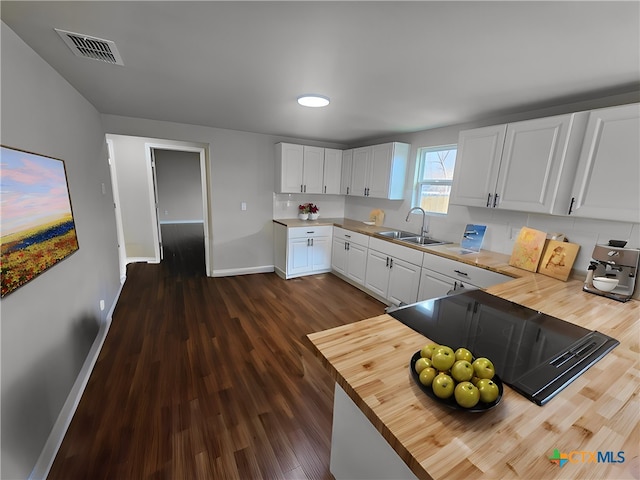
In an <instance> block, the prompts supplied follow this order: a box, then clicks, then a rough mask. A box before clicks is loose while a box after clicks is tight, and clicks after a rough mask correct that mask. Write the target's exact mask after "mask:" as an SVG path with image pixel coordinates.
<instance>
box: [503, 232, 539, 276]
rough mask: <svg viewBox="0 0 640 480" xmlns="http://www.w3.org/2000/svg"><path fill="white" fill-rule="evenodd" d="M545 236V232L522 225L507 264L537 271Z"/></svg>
mask: <svg viewBox="0 0 640 480" xmlns="http://www.w3.org/2000/svg"><path fill="white" fill-rule="evenodd" d="M546 238H547V234H546V233H545V232H541V231H539V230H534V229H533V228H527V227H522V229H521V230H520V233H519V234H518V238H517V239H516V243H515V244H514V245H513V251H512V252H511V258H510V259H509V265H512V266H514V267H517V268H521V269H523V270H528V271H530V272H535V271H537V270H538V264H539V263H540V258H541V257H542V251H543V250H544V242H545V240H546Z"/></svg>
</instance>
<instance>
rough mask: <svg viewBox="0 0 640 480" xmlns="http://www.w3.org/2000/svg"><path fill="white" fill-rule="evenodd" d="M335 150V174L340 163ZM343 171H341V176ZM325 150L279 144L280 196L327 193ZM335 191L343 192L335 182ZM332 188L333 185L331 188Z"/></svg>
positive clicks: (277, 161) (339, 169)
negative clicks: (282, 194)
mask: <svg viewBox="0 0 640 480" xmlns="http://www.w3.org/2000/svg"><path fill="white" fill-rule="evenodd" d="M328 150H331V152H332V153H331V154H330V157H331V160H330V162H331V167H330V172H331V174H333V175H334V177H335V175H336V173H335V163H336V161H337V159H336V158H335V154H334V153H333V152H340V150H333V149H328ZM341 168H342V167H338V172H340V171H341ZM324 170H325V149H324V148H322V147H310V146H306V145H294V144H291V143H278V144H276V192H278V193H324V187H325V181H324ZM332 181H333V182H334V183H332V184H331V185H330V188H331V189H337V188H339V183H338V182H339V180H336V179H335V178H334V179H333V180H332ZM327 187H329V185H327Z"/></svg>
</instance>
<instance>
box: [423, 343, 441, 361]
mask: <svg viewBox="0 0 640 480" xmlns="http://www.w3.org/2000/svg"><path fill="white" fill-rule="evenodd" d="M439 346H440V345H438V344H437V343H428V344H426V345H425V346H424V347H422V350H420V356H421V357H423V358H431V355H433V351H434V350H435V349H436V348H438V347H439Z"/></svg>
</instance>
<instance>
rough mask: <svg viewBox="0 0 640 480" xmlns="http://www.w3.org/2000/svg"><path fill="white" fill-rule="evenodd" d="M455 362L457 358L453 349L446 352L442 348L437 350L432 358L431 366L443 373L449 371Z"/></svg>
mask: <svg viewBox="0 0 640 480" xmlns="http://www.w3.org/2000/svg"><path fill="white" fill-rule="evenodd" d="M455 362H456V357H455V355H454V354H453V350H451V349H449V350H445V349H442V348H441V349H439V350H436V351H435V352H434V353H433V356H432V357H431V364H432V365H433V368H435V369H436V370H440V371H441V372H445V371H447V370H449V369H450V368H451V367H452V366H453V364H454V363H455Z"/></svg>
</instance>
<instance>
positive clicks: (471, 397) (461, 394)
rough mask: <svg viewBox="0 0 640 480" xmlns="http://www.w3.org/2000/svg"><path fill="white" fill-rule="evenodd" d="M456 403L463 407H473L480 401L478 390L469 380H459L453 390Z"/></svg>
mask: <svg viewBox="0 0 640 480" xmlns="http://www.w3.org/2000/svg"><path fill="white" fill-rule="evenodd" d="M453 395H454V397H455V399H456V403H457V404H458V405H460V406H461V407H464V408H471V407H475V406H476V405H477V404H478V402H479V401H480V391H479V390H478V387H476V386H475V385H474V384H473V383H471V382H460V383H459V384H458V385H456V388H455V390H454V392H453Z"/></svg>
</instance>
